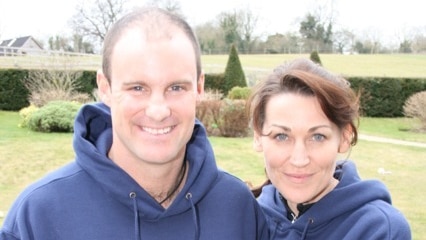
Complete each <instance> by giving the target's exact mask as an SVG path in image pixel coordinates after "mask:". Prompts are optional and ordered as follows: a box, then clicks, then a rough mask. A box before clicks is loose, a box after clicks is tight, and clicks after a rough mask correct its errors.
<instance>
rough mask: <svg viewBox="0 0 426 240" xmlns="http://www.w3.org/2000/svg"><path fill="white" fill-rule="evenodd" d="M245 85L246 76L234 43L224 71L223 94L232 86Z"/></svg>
mask: <svg viewBox="0 0 426 240" xmlns="http://www.w3.org/2000/svg"><path fill="white" fill-rule="evenodd" d="M236 86H239V87H247V82H246V76H245V74H244V70H243V67H242V66H241V62H240V58H239V57H238V52H237V49H236V47H235V45H232V46H231V50H230V52H229V57H228V62H227V63H226V68H225V73H224V85H223V92H222V93H223V94H225V95H227V94H228V91H230V90H231V89H232V88H233V87H236Z"/></svg>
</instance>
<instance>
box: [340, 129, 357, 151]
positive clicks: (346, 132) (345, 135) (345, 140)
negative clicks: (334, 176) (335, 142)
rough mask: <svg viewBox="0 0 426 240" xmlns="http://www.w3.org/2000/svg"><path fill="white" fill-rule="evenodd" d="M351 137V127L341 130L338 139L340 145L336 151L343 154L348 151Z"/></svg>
mask: <svg viewBox="0 0 426 240" xmlns="http://www.w3.org/2000/svg"><path fill="white" fill-rule="evenodd" d="M352 135H353V130H352V127H351V126H350V125H349V124H348V125H347V126H346V127H345V128H343V130H342V136H341V138H340V144H339V149H338V152H339V153H345V152H347V151H348V150H349V148H350V147H351V142H352Z"/></svg>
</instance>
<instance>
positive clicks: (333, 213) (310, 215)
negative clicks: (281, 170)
mask: <svg viewBox="0 0 426 240" xmlns="http://www.w3.org/2000/svg"><path fill="white" fill-rule="evenodd" d="M335 178H337V179H339V184H338V185H337V186H336V188H335V189H334V190H333V191H331V192H330V193H328V194H327V195H326V196H324V197H323V198H322V199H321V200H320V201H318V202H316V203H315V204H313V205H312V206H311V207H310V208H309V210H307V211H306V212H305V213H304V214H302V215H301V216H300V217H299V218H298V219H297V221H295V222H294V223H291V221H290V220H289V219H288V218H287V210H286V208H285V206H284V203H283V201H281V198H280V193H279V192H278V191H277V189H276V188H275V187H274V186H273V185H272V184H270V185H267V186H265V187H263V189H262V194H261V195H260V196H259V198H258V200H259V203H260V204H261V205H262V208H263V209H264V211H265V212H266V215H268V216H269V217H270V220H271V222H270V224H273V225H275V227H271V229H275V230H274V231H275V232H277V231H295V230H296V231H297V232H302V233H303V234H302V236H306V233H307V231H310V230H312V231H315V228H317V227H318V228H321V226H323V225H324V224H325V223H327V222H329V221H332V220H333V219H335V218H336V217H338V216H340V215H342V214H345V213H347V212H351V211H353V210H354V209H357V208H360V207H361V206H363V205H364V204H366V203H370V202H372V201H375V200H382V201H385V202H388V203H391V198H390V195H389V192H388V191H387V189H386V187H385V185H384V184H383V183H381V182H379V181H375V180H365V181H361V179H360V177H359V175H358V173H357V171H356V167H355V164H354V163H353V162H351V161H339V162H338V163H337V168H336V172H335ZM271 196H273V197H271ZM345 196H352V197H350V198H347V197H345ZM274 231H272V234H274ZM302 239H303V237H302Z"/></svg>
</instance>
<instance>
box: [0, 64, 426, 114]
mask: <svg viewBox="0 0 426 240" xmlns="http://www.w3.org/2000/svg"><path fill="white" fill-rule="evenodd" d="M27 76H28V70H22V69H0V110H11V111H19V110H20V109H22V108H24V107H27V106H28V105H29V103H28V100H27V99H28V95H29V92H28V90H27V89H26V88H25V86H24V84H23V81H22V80H23V79H25V78H26V77H27ZM347 79H348V80H349V82H350V83H351V86H352V88H353V89H354V90H355V91H357V92H360V93H361V112H362V115H363V116H368V117H401V116H403V106H404V103H405V101H406V100H407V99H408V97H410V96H411V95H413V94H414V93H417V92H421V91H425V90H426V79H425V78H390V77H348V78H347ZM79 81H80V86H81V87H80V89H79V91H81V92H83V93H89V94H92V93H93V89H94V88H96V71H83V74H82V76H81V77H80V78H79ZM223 87H224V74H223V73H219V74H206V76H205V89H212V90H220V91H221V92H222V91H223V90H224V89H223Z"/></svg>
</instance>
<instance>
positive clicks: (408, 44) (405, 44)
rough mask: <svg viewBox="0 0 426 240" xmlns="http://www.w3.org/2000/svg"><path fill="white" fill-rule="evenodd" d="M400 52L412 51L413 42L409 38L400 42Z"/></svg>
mask: <svg viewBox="0 0 426 240" xmlns="http://www.w3.org/2000/svg"><path fill="white" fill-rule="evenodd" d="M399 52H400V53H411V52H412V50H411V42H410V41H409V40H404V41H403V42H401V43H400V44H399Z"/></svg>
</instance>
